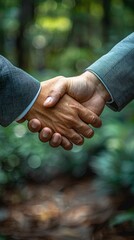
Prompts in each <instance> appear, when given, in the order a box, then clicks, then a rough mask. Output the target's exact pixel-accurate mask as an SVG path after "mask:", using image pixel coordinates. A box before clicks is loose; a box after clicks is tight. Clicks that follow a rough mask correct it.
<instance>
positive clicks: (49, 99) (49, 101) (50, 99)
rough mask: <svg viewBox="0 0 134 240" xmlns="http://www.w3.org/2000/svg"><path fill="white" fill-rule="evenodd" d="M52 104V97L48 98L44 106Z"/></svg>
mask: <svg viewBox="0 0 134 240" xmlns="http://www.w3.org/2000/svg"><path fill="white" fill-rule="evenodd" d="M51 102H52V97H48V98H47V99H46V100H45V102H44V104H46V103H51Z"/></svg>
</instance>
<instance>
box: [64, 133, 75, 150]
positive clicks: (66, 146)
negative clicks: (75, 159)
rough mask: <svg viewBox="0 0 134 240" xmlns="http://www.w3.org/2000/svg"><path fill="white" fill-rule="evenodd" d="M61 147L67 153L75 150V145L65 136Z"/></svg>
mask: <svg viewBox="0 0 134 240" xmlns="http://www.w3.org/2000/svg"><path fill="white" fill-rule="evenodd" d="M61 146H62V147H63V148H64V149H65V150H67V151H69V150H71V149H72V148H73V144H72V143H71V142H70V141H69V140H68V139H67V138H66V137H64V136H62V141H61Z"/></svg>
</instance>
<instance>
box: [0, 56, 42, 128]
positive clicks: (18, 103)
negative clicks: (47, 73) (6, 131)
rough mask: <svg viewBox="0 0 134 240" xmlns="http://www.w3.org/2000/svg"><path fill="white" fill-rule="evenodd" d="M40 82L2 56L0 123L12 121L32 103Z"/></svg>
mask: <svg viewBox="0 0 134 240" xmlns="http://www.w3.org/2000/svg"><path fill="white" fill-rule="evenodd" d="M39 88H40V83H39V82H38V81H37V80H36V79H34V78H33V77H32V76H30V75H29V74H27V73H26V72H24V71H23V70H21V69H19V68H17V67H15V66H13V65H12V64H11V63H10V62H9V61H8V60H7V59H6V58H4V57H3V56H0V125H2V126H4V127H6V126H8V125H9V124H10V123H12V122H13V121H14V120H15V119H16V118H17V117H18V116H19V115H20V114H21V113H22V112H23V111H24V110H25V109H26V107H27V106H28V105H29V104H30V102H31V101H32V100H33V99H34V97H35V96H36V94H37V92H38V90H39Z"/></svg>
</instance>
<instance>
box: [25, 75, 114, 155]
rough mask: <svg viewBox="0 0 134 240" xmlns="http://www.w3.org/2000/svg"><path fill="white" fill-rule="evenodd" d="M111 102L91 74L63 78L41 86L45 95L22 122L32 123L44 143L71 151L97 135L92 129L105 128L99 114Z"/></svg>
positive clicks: (31, 127)
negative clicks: (108, 101)
mask: <svg viewBox="0 0 134 240" xmlns="http://www.w3.org/2000/svg"><path fill="white" fill-rule="evenodd" d="M108 99H109V94H108V93H107V91H106V89H105V87H104V86H103V85H102V84H101V82H100V81H99V80H98V78H97V77H96V76H95V75H94V74H92V73H90V72H85V73H83V74H82V75H80V76H77V77H70V78H65V77H62V76H59V77H56V78H53V79H50V80H48V81H45V82H43V83H41V92H40V94H39V96H38V98H37V100H36V102H35V103H34V105H33V107H32V108H31V109H30V111H29V112H28V113H27V114H26V116H25V117H24V119H23V120H22V121H25V120H28V127H29V129H30V130H31V131H32V132H39V139H40V140H41V141H42V142H47V141H49V143H50V145H51V146H53V147H58V146H59V145H61V146H62V147H63V148H64V149H66V150H70V149H71V148H72V147H73V144H76V145H81V144H83V142H84V137H86V138H91V137H92V136H93V134H94V131H93V129H92V128H91V126H93V127H96V128H98V127H100V126H101V119H100V118H99V117H98V115H100V114H101V112H102V110H103V108H104V106H105V103H106V101H107V100H108ZM88 124H90V126H89V125H88Z"/></svg>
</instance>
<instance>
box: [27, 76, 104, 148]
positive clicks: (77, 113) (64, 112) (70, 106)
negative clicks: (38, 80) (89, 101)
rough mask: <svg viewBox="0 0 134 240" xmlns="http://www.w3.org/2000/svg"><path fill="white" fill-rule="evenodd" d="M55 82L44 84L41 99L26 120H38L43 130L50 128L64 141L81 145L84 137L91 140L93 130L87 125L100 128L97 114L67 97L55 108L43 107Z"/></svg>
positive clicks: (38, 99) (39, 98)
mask: <svg viewBox="0 0 134 240" xmlns="http://www.w3.org/2000/svg"><path fill="white" fill-rule="evenodd" d="M54 81H55V80H51V81H50V80H49V81H46V82H44V83H42V89H41V92H40V94H39V97H38V98H37V100H36V102H35V104H34V105H33V107H32V108H31V109H30V111H29V112H28V113H27V114H26V116H25V119H26V120H28V121H30V120H31V119H33V118H36V119H38V120H39V121H40V123H41V129H42V128H44V127H48V128H50V129H51V130H52V133H56V132H58V133H60V134H61V135H62V136H63V141H65V140H64V139H65V137H66V138H67V139H68V140H69V141H70V142H71V143H74V144H77V145H80V144H82V143H83V137H87V138H90V137H92V135H93V130H92V129H91V128H90V127H89V126H88V125H87V124H91V125H92V126H94V127H100V125H101V120H100V119H99V117H98V116H97V115H96V114H94V113H93V112H91V111H90V110H87V109H86V108H85V107H84V106H82V105H80V103H78V102H76V101H75V100H74V99H72V98H71V97H69V96H67V95H64V97H63V98H62V99H61V100H60V101H59V102H58V103H57V104H56V106H55V107H54V108H45V107H43V103H44V99H45V98H46V97H47V96H48V92H49V91H50V90H49V89H50V87H52V85H53V82H54ZM81 135H82V136H83V137H82V136H81ZM56 136H57V135H56ZM41 140H42V139H41ZM61 142H62V139H61ZM62 144H63V143H62Z"/></svg>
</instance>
